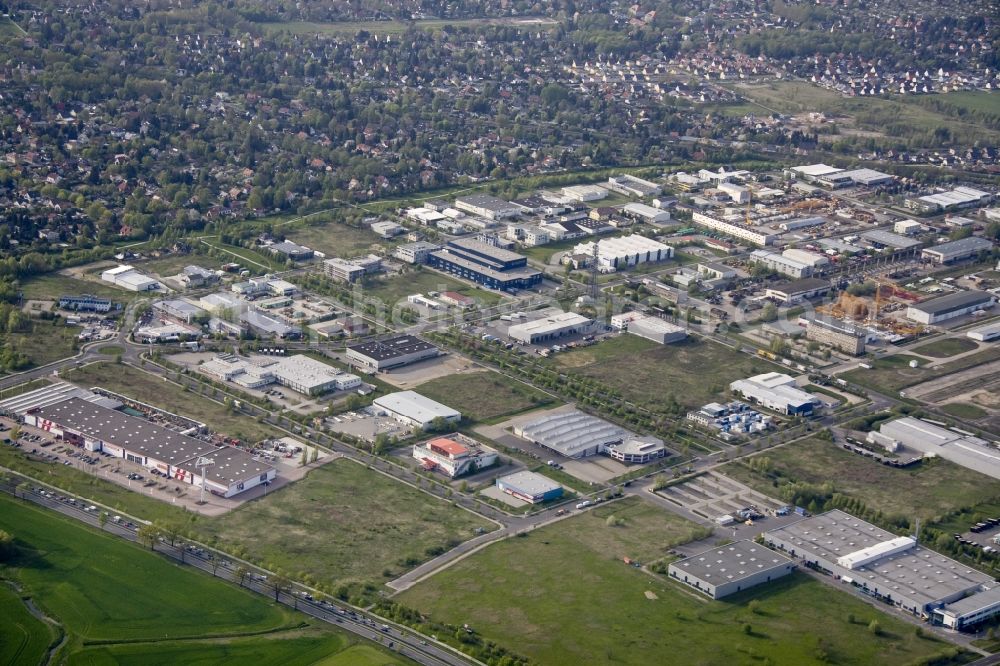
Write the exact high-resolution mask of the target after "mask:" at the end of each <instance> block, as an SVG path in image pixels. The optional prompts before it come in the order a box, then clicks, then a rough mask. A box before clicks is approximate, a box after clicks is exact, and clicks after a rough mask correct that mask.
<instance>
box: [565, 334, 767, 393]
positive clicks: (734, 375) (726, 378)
mask: <svg viewBox="0 0 1000 666" xmlns="http://www.w3.org/2000/svg"><path fill="white" fill-rule="evenodd" d="M552 362H553V363H554V364H555V365H556V367H558V368H560V369H562V370H566V371H570V372H574V373H576V374H580V375H584V376H587V377H591V378H593V379H597V380H599V381H602V382H604V383H606V384H608V385H609V386H612V387H615V388H616V389H618V390H620V391H621V392H622V394H623V395H624V396H625V398H627V399H628V400H631V401H633V402H635V403H636V404H639V405H656V404H663V403H666V402H667V401H668V400H669V398H670V397H671V396H673V397H674V398H675V399H676V400H677V401H678V402H679V403H681V404H682V405H684V406H686V407H696V406H700V405H703V404H705V403H706V402H711V401H713V400H716V399H718V397H719V394H721V393H725V391H726V390H727V388H728V386H729V383H730V382H732V381H734V380H736V379H740V378H743V377H749V376H751V375H755V374H759V373H761V372H768V371H770V370H773V369H775V368H774V366H773V365H771V364H770V363H767V362H766V361H763V360H760V359H757V358H754V357H752V356H749V355H747V354H741V353H739V352H737V351H734V350H732V349H730V348H729V347H725V346H723V345H721V344H716V343H714V342H710V341H706V340H703V339H700V338H688V339H687V340H686V341H684V342H680V343H676V344H672V345H659V344H656V343H655V342H652V341H650V340H646V339H645V338H640V337H638V336H635V335H622V336H620V337H617V338H615V339H613V340H606V341H604V342H600V343H598V344H596V345H592V346H590V347H585V348H583V349H576V350H573V351H569V352H564V353H560V354H558V355H557V356H555V357H554V359H553V361H552ZM651 387H658V388H657V390H650V388H651Z"/></svg>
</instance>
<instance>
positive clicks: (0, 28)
mask: <svg viewBox="0 0 1000 666" xmlns="http://www.w3.org/2000/svg"><path fill="white" fill-rule="evenodd" d="M24 35H25V32H24V30H22V29H21V28H20V27H18V25H17V24H16V23H14V22H13V21H11V20H10V19H9V18H7V17H0V39H5V38H8V37H24Z"/></svg>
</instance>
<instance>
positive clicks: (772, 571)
mask: <svg viewBox="0 0 1000 666" xmlns="http://www.w3.org/2000/svg"><path fill="white" fill-rule="evenodd" d="M793 571H795V563H794V562H792V561H791V560H790V559H788V558H787V557H785V556H784V555H781V554H779V553H776V552H774V551H773V550H770V549H769V548H766V547H765V546H762V545H760V544H757V543H754V542H753V541H735V542H733V543H731V544H728V545H725V546H719V547H718V548H713V549H711V550H706V551H705V552H704V553H699V554H698V555H692V556H691V557H688V558H685V559H683V560H680V561H678V562H673V563H671V565H670V566H669V567H668V568H667V573H668V574H669V576H670V577H671V578H673V579H674V580H677V581H680V582H682V583H685V584H686V585H690V586H691V587H693V588H694V589H696V590H698V591H699V592H704V593H705V594H707V595H708V596H710V597H711V598H713V599H722V598H723V597H728V596H729V595H731V594H735V593H737V592H740V591H742V590H745V589H747V588H750V587H754V586H755V585H762V584H764V583H770V582H771V581H772V580H776V579H778V578H781V577H783V576H787V575H788V574H790V573H792V572H793Z"/></svg>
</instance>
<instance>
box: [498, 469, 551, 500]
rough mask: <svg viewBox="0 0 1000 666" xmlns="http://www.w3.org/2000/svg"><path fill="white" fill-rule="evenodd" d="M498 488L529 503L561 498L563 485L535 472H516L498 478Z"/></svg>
mask: <svg viewBox="0 0 1000 666" xmlns="http://www.w3.org/2000/svg"><path fill="white" fill-rule="evenodd" d="M497 488H499V489H500V490H502V491H503V492H505V493H507V494H508V495H513V496H514V497H516V498H517V499H519V500H523V501H525V502H528V503H529V504H540V503H542V502H551V501H552V500H556V499H559V498H560V497H562V495H563V487H562V486H561V485H559V484H558V483H556V482H555V481H553V480H552V479H550V478H548V477H546V476H542V475H541V474H536V473H535V472H528V471H524V472H515V473H514V474H508V475H507V476H501V477H500V478H499V479H497Z"/></svg>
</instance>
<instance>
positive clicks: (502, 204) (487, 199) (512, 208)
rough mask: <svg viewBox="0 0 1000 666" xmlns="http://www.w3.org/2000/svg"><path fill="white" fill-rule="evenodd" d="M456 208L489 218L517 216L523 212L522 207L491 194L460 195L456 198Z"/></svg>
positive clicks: (499, 218)
mask: <svg viewBox="0 0 1000 666" xmlns="http://www.w3.org/2000/svg"><path fill="white" fill-rule="evenodd" d="M455 208H457V209H458V210H464V211H465V212H467V213H472V214H473V215H478V216H480V217H485V218H486V219H488V220H502V219H505V218H508V217H517V216H518V215H519V214H520V213H521V209H520V207H518V206H516V205H514V204H512V203H510V202H508V201H504V200H503V199H498V198H496V197H494V196H490V195H489V194H470V195H469V196H465V197H459V198H457V199H455Z"/></svg>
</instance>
